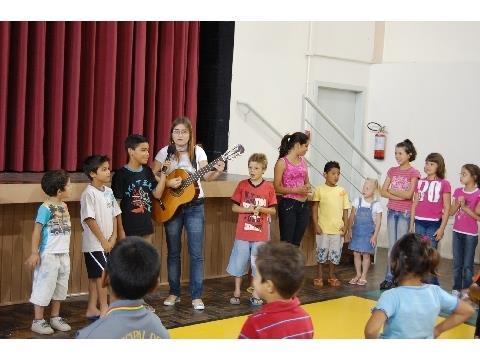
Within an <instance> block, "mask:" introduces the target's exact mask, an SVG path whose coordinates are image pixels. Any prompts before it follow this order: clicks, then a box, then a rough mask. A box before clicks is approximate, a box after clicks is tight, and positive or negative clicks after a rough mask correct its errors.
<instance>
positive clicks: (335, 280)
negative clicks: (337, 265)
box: [328, 279, 342, 287]
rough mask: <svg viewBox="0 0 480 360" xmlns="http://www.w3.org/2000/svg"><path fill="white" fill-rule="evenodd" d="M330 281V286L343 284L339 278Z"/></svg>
mask: <svg viewBox="0 0 480 360" xmlns="http://www.w3.org/2000/svg"><path fill="white" fill-rule="evenodd" d="M328 283H329V284H330V286H333V287H339V286H341V285H342V283H341V282H340V280H338V279H328Z"/></svg>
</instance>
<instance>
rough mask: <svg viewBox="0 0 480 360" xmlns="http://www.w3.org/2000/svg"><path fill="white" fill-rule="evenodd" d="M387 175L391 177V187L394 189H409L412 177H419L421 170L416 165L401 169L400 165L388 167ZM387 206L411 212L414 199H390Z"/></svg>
mask: <svg viewBox="0 0 480 360" xmlns="http://www.w3.org/2000/svg"><path fill="white" fill-rule="evenodd" d="M387 176H388V177H389V178H390V180H391V181H390V187H389V189H392V190H401V191H407V190H408V188H409V187H410V183H411V182H412V179H419V178H420V172H419V171H418V170H417V169H415V168H414V167H409V168H408V169H404V170H402V169H400V166H396V167H391V168H390V169H388V172H387ZM387 208H389V209H391V210H395V211H402V212H403V211H406V212H410V210H411V209H412V199H410V200H392V199H389V200H388V203H387Z"/></svg>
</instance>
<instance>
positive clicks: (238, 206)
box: [227, 154, 277, 305]
mask: <svg viewBox="0 0 480 360" xmlns="http://www.w3.org/2000/svg"><path fill="white" fill-rule="evenodd" d="M267 164H268V162H267V157H266V156H265V154H252V156H250V158H249V159H248V172H249V174H250V178H249V179H246V180H242V181H240V182H239V183H238V185H237V188H236V189H235V192H234V193H233V196H232V201H233V202H234V204H233V205H232V211H233V212H236V213H238V221H237V230H236V233H235V242H234V243H233V248H232V253H231V255H230V261H229V262H228V266H227V272H228V273H229V274H230V275H232V276H235V291H234V292H233V297H232V298H231V299H230V304H232V305H238V304H240V286H241V284H242V276H243V275H245V274H247V273H248V264H249V263H250V264H251V266H252V275H253V276H255V256H256V253H257V249H258V247H259V246H261V245H262V244H264V243H265V242H267V241H269V240H270V216H271V215H274V214H275V212H276V211H275V205H276V204H277V197H276V195H275V189H274V187H273V184H272V183H271V182H269V181H265V180H264V179H263V174H264V173H265V170H266V169H267ZM250 303H251V304H252V305H262V300H261V299H260V298H259V297H258V296H257V294H256V293H255V292H253V294H252V297H251V298H250Z"/></svg>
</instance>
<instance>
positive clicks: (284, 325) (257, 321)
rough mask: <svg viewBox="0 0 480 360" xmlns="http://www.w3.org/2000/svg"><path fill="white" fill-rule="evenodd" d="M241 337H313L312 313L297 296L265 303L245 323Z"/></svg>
mask: <svg viewBox="0 0 480 360" xmlns="http://www.w3.org/2000/svg"><path fill="white" fill-rule="evenodd" d="M238 338H239V339H313V324H312V319H311V318H310V315H309V314H308V313H307V312H306V311H305V310H303V309H302V308H301V307H300V300H298V298H297V297H294V298H293V299H291V300H289V301H274V302H271V303H268V304H266V305H263V306H262V308H261V309H260V310H259V311H258V312H256V313H255V314H252V315H250V316H249V317H248V318H247V321H245V324H243V328H242V331H240V335H239V336H238Z"/></svg>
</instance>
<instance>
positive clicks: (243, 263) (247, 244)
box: [227, 240, 265, 277]
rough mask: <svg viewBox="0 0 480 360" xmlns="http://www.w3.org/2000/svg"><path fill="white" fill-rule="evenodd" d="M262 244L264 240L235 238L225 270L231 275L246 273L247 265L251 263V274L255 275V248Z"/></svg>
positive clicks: (238, 275) (236, 275)
mask: <svg viewBox="0 0 480 360" xmlns="http://www.w3.org/2000/svg"><path fill="white" fill-rule="evenodd" d="M263 244H265V241H245V240H235V242H234V243H233V248H232V253H231V254H230V260H229V262H228V266H227V272H228V273H229V274H230V275H232V276H235V277H240V276H243V275H245V274H247V273H248V265H249V264H251V267H252V275H253V276H255V273H256V269H257V267H256V266H255V259H256V257H257V249H258V247H259V246H262V245H263Z"/></svg>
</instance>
